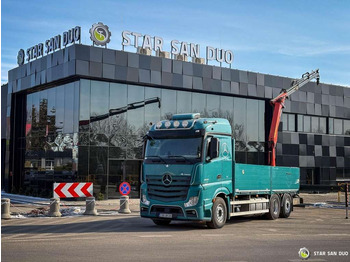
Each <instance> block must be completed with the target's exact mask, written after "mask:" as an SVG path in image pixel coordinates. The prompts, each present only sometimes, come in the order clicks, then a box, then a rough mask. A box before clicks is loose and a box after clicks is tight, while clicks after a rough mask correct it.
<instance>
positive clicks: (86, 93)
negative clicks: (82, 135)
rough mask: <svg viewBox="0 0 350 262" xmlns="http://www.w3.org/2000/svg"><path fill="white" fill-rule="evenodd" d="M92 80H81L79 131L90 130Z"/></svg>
mask: <svg viewBox="0 0 350 262" xmlns="http://www.w3.org/2000/svg"><path fill="white" fill-rule="evenodd" d="M90 83H91V81H90V80H80V104H79V132H89V123H90Z"/></svg>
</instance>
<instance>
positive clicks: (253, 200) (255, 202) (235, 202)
mask: <svg viewBox="0 0 350 262" xmlns="http://www.w3.org/2000/svg"><path fill="white" fill-rule="evenodd" d="M268 202H269V200H268V199H251V200H239V201H231V202H230V204H231V205H242V204H258V203H268Z"/></svg>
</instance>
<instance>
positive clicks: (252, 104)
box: [247, 99, 259, 141]
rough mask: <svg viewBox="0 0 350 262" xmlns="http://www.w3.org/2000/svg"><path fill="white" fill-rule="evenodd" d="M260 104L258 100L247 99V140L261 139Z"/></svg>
mask: <svg viewBox="0 0 350 262" xmlns="http://www.w3.org/2000/svg"><path fill="white" fill-rule="evenodd" d="M257 112H259V104H258V101H255V100H251V99H247V140H248V141H258V140H259V128H257V126H258V125H259V114H258V113H257Z"/></svg>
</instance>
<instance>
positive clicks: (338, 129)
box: [334, 118, 343, 135]
mask: <svg viewBox="0 0 350 262" xmlns="http://www.w3.org/2000/svg"><path fill="white" fill-rule="evenodd" d="M334 134H336V135H341V134H343V120H341V119H336V118H334Z"/></svg>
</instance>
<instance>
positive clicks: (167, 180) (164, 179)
mask: <svg viewBox="0 0 350 262" xmlns="http://www.w3.org/2000/svg"><path fill="white" fill-rule="evenodd" d="M172 181H173V179H172V177H171V175H169V174H165V175H164V176H163V177H162V182H163V184H164V185H165V186H169V185H170V184H171V182H172Z"/></svg>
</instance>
